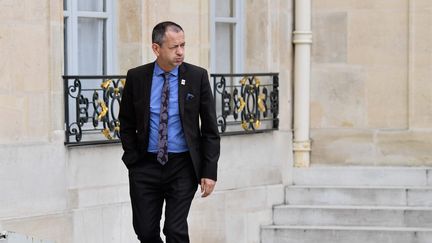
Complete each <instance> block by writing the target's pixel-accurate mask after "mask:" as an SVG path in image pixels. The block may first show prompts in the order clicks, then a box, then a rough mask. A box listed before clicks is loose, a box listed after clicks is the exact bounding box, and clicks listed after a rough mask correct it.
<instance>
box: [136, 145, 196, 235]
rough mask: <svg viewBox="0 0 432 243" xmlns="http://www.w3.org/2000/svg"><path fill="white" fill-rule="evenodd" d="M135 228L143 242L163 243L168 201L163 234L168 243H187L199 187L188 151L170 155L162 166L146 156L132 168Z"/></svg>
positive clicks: (153, 157)
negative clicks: (188, 218)
mask: <svg viewBox="0 0 432 243" xmlns="http://www.w3.org/2000/svg"><path fill="white" fill-rule="evenodd" d="M129 187H130V196H131V203H132V217H133V227H134V230H135V233H136V234H137V236H138V239H139V240H140V241H141V243H162V242H163V241H162V239H161V238H160V220H161V215H162V206H163V203H164V201H165V222H164V228H163V233H164V234H165V236H166V242H167V243H188V242H189V234H188V224H187V216H188V214H189V209H190V206H191V203H192V199H193V197H194V195H195V192H196V190H197V187H198V182H197V179H196V176H195V171H194V169H193V165H192V161H191V158H190V155H189V152H185V153H179V154H171V153H170V154H169V156H168V162H167V163H166V164H165V165H161V164H160V163H159V162H158V161H157V159H156V154H152V153H147V154H146V156H144V157H143V158H142V160H141V161H139V162H138V163H137V164H136V165H133V166H132V167H130V168H129Z"/></svg>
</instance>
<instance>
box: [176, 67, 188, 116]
mask: <svg viewBox="0 0 432 243" xmlns="http://www.w3.org/2000/svg"><path fill="white" fill-rule="evenodd" d="M186 71H187V69H186V67H185V65H184V64H182V65H180V66H179V76H178V103H179V110H180V118H181V119H182V120H183V115H184V101H185V97H186V92H187V88H186V86H187V85H188V82H187V80H186V78H185V73H186ZM183 80H184V81H183Z"/></svg>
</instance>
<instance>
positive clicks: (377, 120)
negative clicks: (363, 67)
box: [365, 66, 409, 129]
mask: <svg viewBox="0 0 432 243" xmlns="http://www.w3.org/2000/svg"><path fill="white" fill-rule="evenodd" d="M407 75H408V73H407V69H406V68H405V67H386V68H384V66H376V67H373V68H368V69H367V81H366V85H365V86H366V87H365V88H366V90H367V92H366V102H367V112H366V114H365V115H366V116H367V125H368V127H370V128H391V129H406V128H408V99H409V98H408V97H409V96H408V95H409V94H408V88H407Z"/></svg>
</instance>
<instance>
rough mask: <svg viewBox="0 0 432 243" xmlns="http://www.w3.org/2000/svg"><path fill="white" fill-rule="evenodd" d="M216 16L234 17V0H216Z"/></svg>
mask: <svg viewBox="0 0 432 243" xmlns="http://www.w3.org/2000/svg"><path fill="white" fill-rule="evenodd" d="M215 2H216V17H234V16H233V12H234V11H233V0H215Z"/></svg>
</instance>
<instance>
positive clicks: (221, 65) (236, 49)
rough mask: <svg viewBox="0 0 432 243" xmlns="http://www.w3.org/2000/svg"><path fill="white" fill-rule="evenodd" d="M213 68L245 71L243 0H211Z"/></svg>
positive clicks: (217, 70) (218, 71)
mask: <svg viewBox="0 0 432 243" xmlns="http://www.w3.org/2000/svg"><path fill="white" fill-rule="evenodd" d="M210 4H211V5H210V13H211V15H210V20H211V21H210V22H211V26H210V33H211V34H210V35H211V36H210V38H211V53H210V56H211V61H210V63H211V70H212V72H213V73H239V72H242V71H243V48H244V46H243V44H244V41H243V0H211V3H210Z"/></svg>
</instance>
